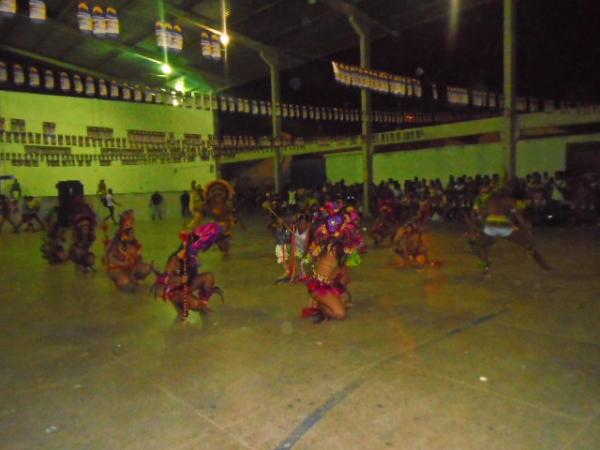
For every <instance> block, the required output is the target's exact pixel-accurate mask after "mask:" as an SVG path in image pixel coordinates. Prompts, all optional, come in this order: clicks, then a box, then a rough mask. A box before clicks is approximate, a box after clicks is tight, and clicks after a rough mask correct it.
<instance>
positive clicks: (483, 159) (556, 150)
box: [326, 133, 600, 183]
mask: <svg viewBox="0 0 600 450" xmlns="http://www.w3.org/2000/svg"><path fill="white" fill-rule="evenodd" d="M590 141H595V142H600V134H598V133H597V134H584V135H575V136H560V137H553V138H543V139H530V140H525V141H520V142H519V143H518V145H517V173H518V175H519V176H523V175H526V174H528V173H531V172H535V171H539V172H543V171H547V172H549V173H554V172H556V171H557V170H564V169H565V165H566V149H567V144H568V143H575V142H590ZM326 168H327V179H328V180H330V181H333V182H335V181H339V180H341V179H345V180H346V182H350V183H358V182H361V173H362V172H361V159H360V154H358V153H344V154H338V155H335V154H334V155H332V154H329V155H326ZM478 173H480V174H492V173H500V174H501V173H502V146H501V144H500V143H491V144H478V145H463V146H456V145H453V146H448V147H441V148H432V149H422V150H413V151H402V152H394V153H380V154H375V155H374V157H373V179H374V181H375V182H376V183H378V182H380V181H382V180H387V179H388V178H392V179H396V180H399V181H404V180H406V179H410V178H413V177H415V176H417V177H419V178H426V179H432V178H440V179H441V180H442V181H445V180H447V179H448V177H449V176H450V175H454V176H460V175H475V174H478Z"/></svg>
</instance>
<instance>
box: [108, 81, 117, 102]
mask: <svg viewBox="0 0 600 450" xmlns="http://www.w3.org/2000/svg"><path fill="white" fill-rule="evenodd" d="M110 97H111V98H119V84H118V83H117V82H116V81H115V80H112V81H111V82H110Z"/></svg>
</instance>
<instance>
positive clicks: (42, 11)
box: [29, 0, 46, 23]
mask: <svg viewBox="0 0 600 450" xmlns="http://www.w3.org/2000/svg"><path fill="white" fill-rule="evenodd" d="M29 18H30V19H31V21H32V22H36V23H40V22H43V21H44V20H46V3H44V2H43V0H29Z"/></svg>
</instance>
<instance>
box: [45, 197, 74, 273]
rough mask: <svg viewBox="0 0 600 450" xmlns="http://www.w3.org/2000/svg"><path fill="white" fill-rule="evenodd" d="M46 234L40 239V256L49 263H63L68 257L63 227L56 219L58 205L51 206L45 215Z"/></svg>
mask: <svg viewBox="0 0 600 450" xmlns="http://www.w3.org/2000/svg"><path fill="white" fill-rule="evenodd" d="M44 222H46V226H45V228H46V235H45V236H44V239H43V241H42V256H43V257H44V258H45V259H47V260H48V262H49V263H50V264H60V263H64V262H65V261H67V260H68V259H69V255H68V254H67V251H66V250H65V244H66V237H65V229H64V228H63V227H61V226H60V222H59V220H58V207H55V208H53V209H52V210H51V211H50V213H48V215H47V216H46V217H45V219H44Z"/></svg>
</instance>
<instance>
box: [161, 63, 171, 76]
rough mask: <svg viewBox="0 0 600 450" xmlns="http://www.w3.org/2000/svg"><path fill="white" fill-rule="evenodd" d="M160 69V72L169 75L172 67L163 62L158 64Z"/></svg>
mask: <svg viewBox="0 0 600 450" xmlns="http://www.w3.org/2000/svg"><path fill="white" fill-rule="evenodd" d="M160 71H161V72H162V73H164V74H165V75H169V74H170V73H171V72H173V69H172V68H171V66H170V65H168V64H167V63H164V64H163V65H161V66H160Z"/></svg>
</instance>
